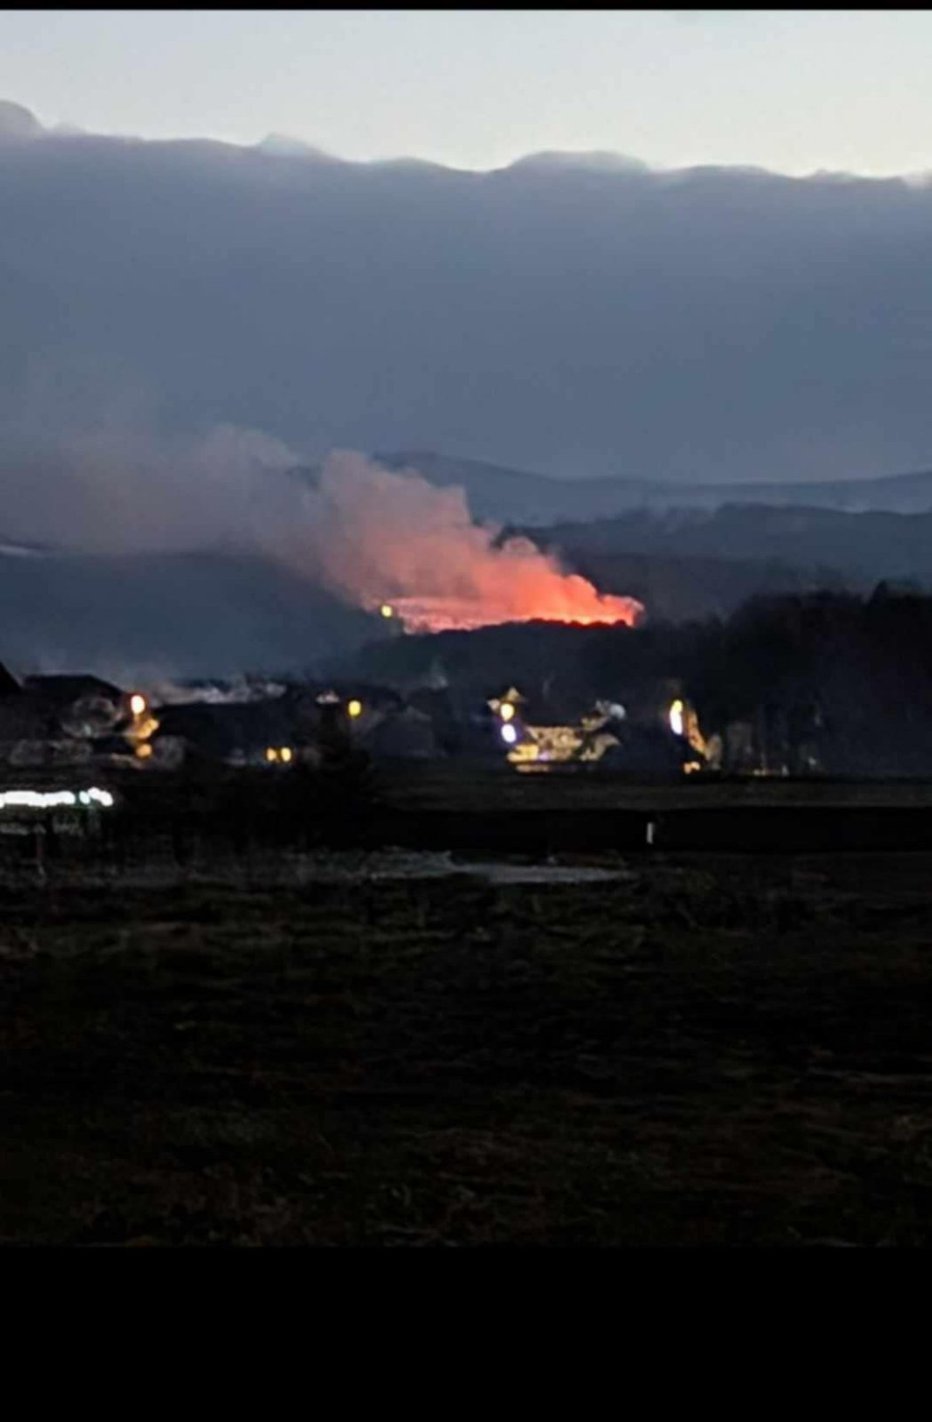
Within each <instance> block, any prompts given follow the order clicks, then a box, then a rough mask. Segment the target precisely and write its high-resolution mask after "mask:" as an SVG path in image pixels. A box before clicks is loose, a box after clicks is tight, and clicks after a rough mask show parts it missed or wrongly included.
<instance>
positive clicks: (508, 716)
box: [498, 701, 515, 721]
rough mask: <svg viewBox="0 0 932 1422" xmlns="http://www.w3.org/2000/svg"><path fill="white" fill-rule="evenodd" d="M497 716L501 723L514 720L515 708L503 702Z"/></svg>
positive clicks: (507, 702) (509, 703)
mask: <svg viewBox="0 0 932 1422" xmlns="http://www.w3.org/2000/svg"><path fill="white" fill-rule="evenodd" d="M498 714H499V716H501V718H502V720H503V721H511V720H513V719H514V714H515V708H514V707H513V706H512V704H511V702H510V701H503V702H502V704H501V706H500V707H499V708H498Z"/></svg>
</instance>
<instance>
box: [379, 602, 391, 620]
mask: <svg viewBox="0 0 932 1422" xmlns="http://www.w3.org/2000/svg"><path fill="white" fill-rule="evenodd" d="M379 612H380V613H381V614H382V616H383V617H394V616H395V609H394V608H393V607H392V605H391V603H390V602H383V603H382V606H381V607H380V608H379Z"/></svg>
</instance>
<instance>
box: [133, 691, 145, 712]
mask: <svg viewBox="0 0 932 1422" xmlns="http://www.w3.org/2000/svg"><path fill="white" fill-rule="evenodd" d="M129 709H130V710H131V711H132V713H133V715H134V716H141V715H142V713H143V712H144V711H145V709H146V698H145V697H144V696H140V694H139V692H138V691H136V692H134V693H133V695H132V696H131V697H130V698H129Z"/></svg>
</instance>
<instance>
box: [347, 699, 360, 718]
mask: <svg viewBox="0 0 932 1422" xmlns="http://www.w3.org/2000/svg"><path fill="white" fill-rule="evenodd" d="M346 709H347V711H348V712H349V714H350V715H351V716H352V717H353V720H355V719H356V717H357V716H361V715H362V702H361V701H357V700H356V698H355V696H354V697H353V699H352V701H348V702H347V703H346Z"/></svg>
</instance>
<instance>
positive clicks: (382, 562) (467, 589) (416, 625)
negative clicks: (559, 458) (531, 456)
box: [313, 452, 644, 632]
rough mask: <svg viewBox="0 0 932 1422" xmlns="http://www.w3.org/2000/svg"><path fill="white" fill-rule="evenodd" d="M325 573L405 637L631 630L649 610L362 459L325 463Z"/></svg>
mask: <svg viewBox="0 0 932 1422" xmlns="http://www.w3.org/2000/svg"><path fill="white" fill-rule="evenodd" d="M314 500H315V505H316V507H315V508H314V510H313V512H314V515H315V517H314V519H313V526H314V528H315V532H316V535H317V537H316V540H315V542H316V549H315V552H316V555H317V562H318V565H319V566H320V567H321V570H322V572H323V574H324V576H325V577H326V580H327V581H328V582H329V583H330V585H331V586H332V587H333V588H334V589H335V590H337V591H339V592H341V593H342V594H343V595H344V596H347V597H349V598H350V599H351V600H352V601H353V602H356V603H357V604H359V605H361V606H362V607H365V608H367V609H368V610H369V611H371V612H373V613H376V614H380V615H381V616H382V617H383V618H387V619H389V620H390V619H391V618H392V617H397V619H398V621H399V622H400V623H401V625H402V626H403V627H404V629H405V631H406V632H446V631H457V630H462V631H469V630H472V629H474V628H477V627H489V626H494V625H496V624H499V623H504V622H535V621H546V622H572V623H582V624H585V625H592V624H594V623H616V624H617V623H624V624H625V625H626V626H629V627H631V626H634V624H635V623H636V622H637V621H638V620H639V619H640V617H641V615H642V614H643V611H644V609H643V607H642V606H641V604H640V603H639V602H637V601H636V600H635V599H634V598H630V597H616V596H613V595H611V594H602V593H600V592H598V590H597V589H596V588H595V587H594V586H593V584H592V583H590V582H589V581H588V579H586V578H583V577H580V575H579V574H578V573H567V572H564V570H563V569H562V568H561V567H560V564H559V562H558V560H557V559H556V557H555V556H554V555H553V554H550V553H545V552H543V551H542V550H541V549H540V548H538V547H536V545H535V544H534V543H532V542H531V540H530V539H529V538H524V537H514V538H507V539H505V540H504V541H502V542H499V541H498V538H499V533H500V530H499V529H497V528H496V527H494V526H493V525H483V524H477V523H474V522H473V520H472V517H471V515H470V512H469V508H468V506H467V503H466V496H465V494H464V492H463V490H462V489H459V488H436V487H435V486H434V485H432V484H429V483H428V482H427V481H426V480H425V479H423V478H422V477H421V476H420V475H419V474H418V473H417V472H416V471H414V470H405V471H404V472H401V473H397V472H395V471H392V470H388V469H383V468H382V467H380V466H379V465H377V464H374V463H372V462H371V461H370V460H368V459H365V458H363V457H362V456H361V455H357V454H352V453H349V452H342V453H337V454H333V455H331V456H330V458H329V459H328V460H327V462H326V464H325V466H324V470H323V474H322V477H321V480H320V483H319V486H318V488H317V490H316V491H315V495H314Z"/></svg>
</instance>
